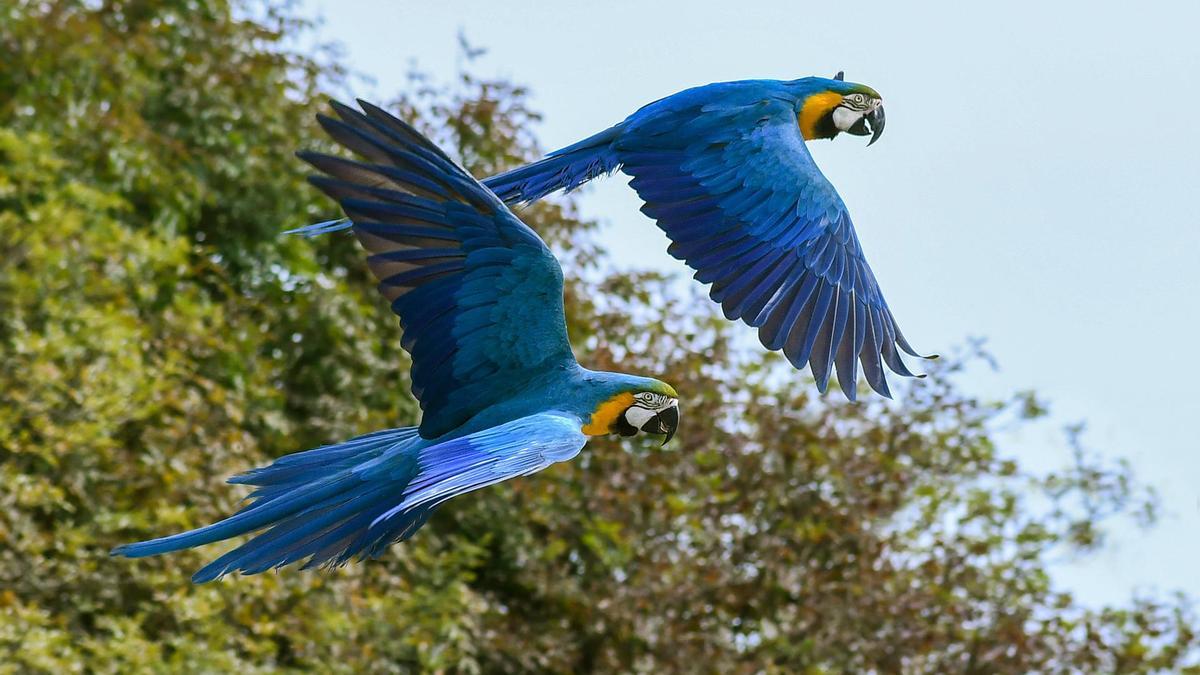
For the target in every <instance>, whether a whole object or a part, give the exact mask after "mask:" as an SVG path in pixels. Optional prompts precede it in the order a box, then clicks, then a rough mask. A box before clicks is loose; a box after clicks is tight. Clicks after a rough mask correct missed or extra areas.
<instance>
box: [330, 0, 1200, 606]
mask: <svg viewBox="0 0 1200 675" xmlns="http://www.w3.org/2000/svg"><path fill="white" fill-rule="evenodd" d="M307 7H308V8H309V11H311V12H313V13H314V14H317V15H320V16H321V17H323V18H324V20H325V21H326V24H325V26H324V28H323V29H322V31H321V32H322V35H323V36H324V37H326V38H329V39H333V40H336V41H340V42H342V43H343V44H344V45H345V47H346V50H347V53H346V57H347V59H348V62H349V64H350V65H351V67H352V68H353V69H354V70H356V71H358V72H361V73H365V74H368V75H370V76H371V77H372V78H374V80H375V84H373V85H364V86H363V87H362V90H361V91H358V92H356V93H359V94H360V95H362V96H364V97H366V98H376V99H378V98H388V97H390V96H391V95H392V94H393V93H394V92H396V91H397V90H399V89H400V88H401V87H402V86H403V85H404V79H403V76H404V73H405V72H406V70H407V67H408V64H409V63H411V62H412V61H414V60H415V61H416V62H417V63H418V64H419V65H421V66H422V67H423V68H424V69H426V70H429V71H432V72H433V73H434V74H436V75H438V76H440V77H442V78H448V77H450V76H451V75H452V74H453V73H454V72H455V68H456V64H457V61H456V59H457V54H456V47H455V36H456V34H457V32H458V31H459V30H460V29H462V30H464V31H465V33H466V35H467V36H468V38H469V39H470V40H471V41H472V42H473V43H474V44H476V45H479V46H482V47H486V48H488V50H489V53H488V55H487V56H486V57H485V58H484V59H483V60H482V61H481V62H479V63H478V64H477V66H478V67H477V70H478V72H480V73H481V74H484V75H504V76H508V77H510V78H512V79H513V80H515V81H518V82H520V83H524V84H528V85H529V86H530V87H531V88H532V90H533V94H534V96H533V103H534V105H535V107H536V108H537V109H539V110H541V111H542V112H543V113H544V114H545V121H544V122H543V123H542V124H541V125H540V126H539V128H538V129H536V133H537V134H538V136H539V137H540V139H541V140H542V142H543V143H544V144H545V146H546V148H547V149H550V148H555V147H559V146H562V145H566V144H568V143H571V142H573V141H576V140H578V139H580V138H582V137H584V136H587V135H590V134H592V133H593V132H595V131H598V130H600V129H603V128H605V127H607V126H609V125H611V124H613V123H615V122H617V121H620V120H621V119H623V118H624V117H625V116H626V115H628V114H629V113H630V112H632V111H633V110H635V109H636V108H637V107H639V106H641V105H642V104H644V103H647V102H649V101H652V100H654V99H657V98H660V97H662V96H664V95H667V94H670V93H673V92H675V91H678V90H680V89H683V88H685V87H689V86H693V85H697V84H704V83H707V82H714V81H720V80H734V79H745V78H782V79H792V78H795V77H801V76H805V75H812V74H817V75H825V76H830V75H832V74H833V73H834V72H836V71H838V70H845V71H846V74H847V79H850V80H855V81H859V82H864V83H866V84H869V85H871V86H873V87H874V88H876V89H877V90H879V91H880V92H881V93H882V94H883V97H884V102H885V105H886V108H887V116H888V126H887V131H886V133H885V135H884V136H883V138H882V139H881V141H880V142H879V143H877V144H876V145H874V146H872V147H871V148H870V149H869V150H868V149H866V148H865V147H864V145H865V143H864V141H863V140H862V139H851V138H841V139H838V140H837V141H835V142H832V143H830V142H818V143H814V144H810V146H809V147H810V149H811V150H812V152H813V154H814V155H815V157H816V159H817V161H818V163H819V164H820V165H821V167H822V169H823V170H824V171H825V173H826V175H827V176H829V178H830V180H831V181H832V182H833V183H834V185H835V186H836V187H837V188H838V190H839V191H840V192H841V194H842V197H843V198H844V199H845V201H846V203H847V204H848V206H849V208H850V211H851V213H852V214H853V217H854V220H855V223H856V225H857V227H858V231H859V236H860V238H861V239H862V243H863V246H864V248H865V250H866V253H867V256H868V259H869V260H870V261H871V264H872V267H873V268H874V270H875V272H876V275H877V276H878V278H879V280H880V283H881V284H882V285H883V288H884V292H885V293H886V294H887V297H888V300H889V302H890V304H891V306H892V309H893V311H894V313H895V315H896V316H897V318H898V320H899V321H900V324H901V325H902V326H903V328H904V331H905V334H906V335H907V336H908V337H909V339H910V340H911V341H912V342H913V344H914V345H916V346H917V347H918V348H919V349H922V350H926V351H934V352H939V351H940V352H945V351H947V350H949V349H950V348H952V347H953V346H954V345H959V344H962V343H963V341H964V339H965V338H966V337H967V336H985V337H987V338H988V340H989V346H990V349H991V350H992V352H993V353H994V354H995V356H996V357H997V359H998V360H999V362H1000V364H1001V370H1000V371H999V372H996V373H991V372H982V370H981V371H980V372H975V373H971V374H970V375H969V376H968V377H967V378H966V379H965V380H964V386H965V387H966V388H967V389H968V390H969V391H972V392H976V393H980V394H990V395H1001V394H1006V393H1009V392H1013V391H1016V390H1021V389H1028V388H1034V389H1036V390H1038V391H1039V392H1040V393H1041V394H1043V395H1044V396H1045V397H1047V398H1048V399H1049V400H1050V401H1051V403H1052V410H1053V420H1052V422H1051V423H1050V424H1046V425H1041V426H1038V427H1035V428H1032V429H1029V430H1027V431H1025V432H1023V433H1022V434H1021V435H1020V436H1018V437H1006V438H1005V443H1004V449H1005V450H1006V451H1007V452H1010V453H1013V454H1015V455H1017V456H1018V457H1020V458H1021V459H1022V460H1023V461H1025V462H1026V463H1027V464H1029V465H1031V466H1035V467H1043V468H1050V467H1053V466H1056V465H1058V464H1060V463H1061V462H1062V461H1063V459H1064V457H1065V454H1064V450H1063V443H1062V441H1061V434H1060V433H1059V428H1060V427H1061V425H1062V424H1064V423H1066V422H1070V421H1076V420H1080V419H1086V420H1087V421H1088V422H1089V428H1090V431H1089V433H1088V435H1087V439H1088V441H1089V444H1090V445H1091V446H1092V447H1094V448H1096V449H1097V450H1099V451H1101V452H1103V453H1104V454H1106V455H1109V456H1114V457H1115V456H1125V457H1128V458H1129V459H1130V460H1131V461H1132V462H1133V464H1134V466H1135V468H1136V469H1137V471H1138V473H1139V475H1140V476H1141V477H1142V478H1143V479H1144V480H1145V481H1147V482H1149V483H1151V484H1153V485H1154V486H1155V487H1157V488H1158V489H1159V490H1160V491H1161V492H1162V495H1163V498H1164V505H1165V506H1166V508H1167V514H1166V517H1165V518H1164V520H1163V522H1162V523H1161V524H1160V525H1159V526H1158V527H1156V528H1155V529H1154V530H1152V531H1150V532H1149V533H1142V532H1140V531H1137V530H1135V529H1133V528H1131V527H1122V528H1120V529H1119V530H1117V531H1116V532H1114V533H1113V536H1112V538H1111V540H1110V541H1111V543H1110V545H1109V547H1108V548H1107V549H1106V550H1105V551H1103V552H1102V553H1100V554H1099V555H1096V556H1092V557H1088V558H1086V559H1085V560H1082V561H1079V562H1077V563H1073V564H1066V565H1061V566H1059V567H1058V568H1057V577H1058V579H1059V581H1060V583H1062V584H1064V585H1065V586H1067V587H1070V588H1072V589H1074V590H1077V591H1078V592H1079V593H1080V595H1081V596H1082V597H1083V598H1084V599H1085V600H1088V601H1091V602H1104V601H1108V602H1120V601H1122V600H1124V599H1126V598H1128V596H1129V594H1130V593H1132V592H1134V591H1137V590H1147V589H1158V590H1161V591H1167V590H1173V589H1184V590H1187V591H1189V592H1190V593H1192V594H1193V595H1196V596H1198V597H1200V574H1196V573H1195V572H1194V568H1195V566H1196V560H1197V559H1200V537H1197V535H1198V534H1200V501H1198V495H1200V487H1198V486H1200V442H1198V441H1197V439H1196V432H1195V426H1196V424H1197V422H1200V399H1198V398H1197V395H1196V392H1195V390H1194V385H1195V384H1196V383H1200V364H1198V362H1197V359H1196V357H1195V355H1194V354H1193V349H1194V347H1193V346H1192V343H1191V340H1192V339H1194V338H1195V337H1196V336H1197V335H1200V317H1198V313H1200V299H1197V294H1198V292H1200V261H1198V258H1200V227H1198V225H1200V222H1198V221H1200V218H1198V217H1197V212H1196V208H1195V207H1194V205H1193V204H1194V202H1193V199H1194V194H1195V192H1196V191H1197V186H1198V185H1200V167H1198V157H1200V128H1198V126H1197V125H1198V120H1197V118H1198V117H1200V93H1198V92H1197V86H1198V82H1200V78H1198V77H1197V74H1198V73H1200V41H1198V40H1196V38H1195V28H1196V26H1197V25H1200V3H1196V2H1183V1H1179V2H1152V1H1151V2H1144V3H1136V4H1135V3H1117V2H1060V3H1048V2H1007V3H987V5H986V6H985V5H983V4H981V3H962V2H948V1H947V2H934V3H924V4H921V5H920V6H919V7H914V6H909V3H897V2H864V1H858V2H847V3H829V2H824V3H800V2H795V1H794V0H793V1H787V0H783V1H775V2H761V3H750V2H739V3H730V2H720V3H715V2H714V3H705V2H697V1H692V2H644V1H643V2H591V3H575V2H555V3H550V2H538V3H532V2H530V3H514V2H508V3H497V2H483V1H479V2H449V1H447V2H439V3H430V2H416V1H404V2H384V1H382V0H379V1H375V2H368V1H367V0H336V1H335V0H308V1H307ZM624 183H625V181H624V179H623V178H620V177H618V178H614V179H609V180H608V181H606V182H604V183H603V184H602V185H599V186H597V187H595V188H592V189H590V190H587V191H586V192H585V193H584V195H583V198H582V208H583V211H584V214H585V215H588V216H593V217H596V218H598V219H600V220H601V221H602V222H604V223H606V224H608V227H607V228H606V230H605V231H604V232H603V243H604V244H605V245H606V246H607V247H608V248H609V249H610V251H612V252H613V254H614V257H615V258H616V259H617V260H620V261H622V263H623V264H628V265H630V266H641V267H655V268H661V269H666V270H671V271H676V272H680V273H682V271H683V270H682V268H681V267H680V265H679V264H678V263H676V262H675V261H673V260H672V259H671V258H669V257H668V256H667V255H666V252H665V249H666V243H665V239H663V237H662V235H661V234H660V233H659V232H658V230H657V228H655V227H654V225H653V224H652V223H651V222H650V221H649V220H647V219H646V218H644V217H643V216H642V215H641V214H640V213H638V211H637V207H638V205H639V203H638V201H637V199H636V197H635V196H634V194H633V193H632V191H631V190H629V189H628V188H627V187H625V185H624Z"/></svg>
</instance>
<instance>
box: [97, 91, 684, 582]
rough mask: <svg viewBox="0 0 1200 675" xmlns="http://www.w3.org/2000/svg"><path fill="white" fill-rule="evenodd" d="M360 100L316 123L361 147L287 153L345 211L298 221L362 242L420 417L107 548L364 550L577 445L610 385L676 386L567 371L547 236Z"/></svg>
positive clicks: (264, 556)
mask: <svg viewBox="0 0 1200 675" xmlns="http://www.w3.org/2000/svg"><path fill="white" fill-rule="evenodd" d="M360 104H361V105H362V110H363V111H362V112H358V111H355V110H351V109H350V108H347V107H345V106H342V105H340V104H337V103H335V104H333V108H334V110H335V111H336V112H337V114H338V118H339V119H333V118H329V117H323V116H322V117H319V120H320V122H321V125H322V126H323V127H324V128H325V130H326V131H328V132H329V134H330V135H331V136H332V137H333V138H334V139H335V140H337V141H339V142H340V143H342V144H343V145H344V146H346V147H347V148H349V149H351V150H353V151H354V152H355V153H357V154H358V155H359V156H360V157H361V158H362V159H363V160H364V161H362V162H359V161H352V160H347V159H341V158H337V157H332V156H327V155H321V154H317V153H307V152H302V153H298V154H299V156H300V157H301V158H302V159H304V160H305V161H307V162H309V163H310V164H312V165H313V166H314V167H316V168H317V169H318V170H320V171H322V172H324V173H325V174H326V175H325V176H314V177H312V178H311V182H312V184H313V185H315V186H316V187H318V188H320V189H322V190H324V191H325V192H326V193H327V194H328V195H329V196H331V197H333V198H334V199H336V200H338V202H339V203H340V204H341V206H342V210H343V211H344V212H345V214H346V216H347V218H345V219H339V220H331V221H326V222H323V223H317V224H316V225H311V226H309V227H305V228H300V229H299V230H294V231H293V232H294V233H297V234H303V235H306V236H315V235H319V234H324V233H329V232H336V231H338V230H342V229H350V230H352V231H353V232H354V234H355V236H356V237H357V238H358V240H359V242H360V243H361V244H362V245H363V247H364V248H366V249H367V250H368V251H369V252H370V256H369V257H368V263H369V265H370V267H371V270H372V272H373V273H374V274H375V275H376V277H377V278H378V279H379V290H380V292H381V293H382V294H383V296H384V297H386V298H387V299H388V300H389V301H390V302H391V307H392V310H393V311H394V312H395V313H396V314H397V315H398V316H399V318H400V324H401V326H402V328H403V330H404V337H403V339H402V341H401V345H402V346H403V347H404V348H405V349H406V350H408V351H409V353H410V354H411V355H412V361H413V366H412V383H413V385H412V387H413V393H414V395H416V396H417V398H418V399H419V400H420V403H421V407H422V409H423V410H424V416H423V418H422V421H421V426H420V427H419V428H404V429H390V430H387V431H381V432H376V433H373V434H367V435H365V436H360V437H358V438H354V439H351V440H349V441H346V442H344V443H339V444H336V445H331V446H328V447H323V448H317V449H315V450H310V451H307V452H302V453H298V454H295V455H290V456H287V457H282V458H280V459H278V460H276V461H275V462H274V463H273V464H271V465H269V466H266V467H263V468H259V469H255V470H253V471H249V472H247V473H245V474H243V475H241V476H237V477H235V478H234V479H232V480H231V481H230V482H232V483H236V484H242V485H249V486H252V487H253V491H252V492H251V494H250V495H249V499H250V503H249V504H248V505H247V506H245V507H244V508H243V509H241V510H240V511H238V512H237V513H235V514H234V515H232V516H230V517H228V518H226V519H224V520H222V521H220V522H217V523H214V524H212V525H208V526H206V527H201V528H198V529H195V530H192V531H190V532H184V533H181V534H176V535H172V536H168V537H162V538H160V539H154V540H151V541H145V542H141V543H136V544H128V545H125V546H119V547H117V548H115V549H114V550H113V551H112V553H113V555H122V556H127V557H131V558H137V557H143V556H149V555H158V554H161V553H168V552H171V551H178V550H181V549H186V548H191V547H194V546H201V545H204V544H209V543H213V542H217V541H223V540H226V539H230V538H233V537H238V536H242V535H246V534H253V535H254V536H252V537H251V538H250V539H249V540H248V541H246V542H245V543H242V544H241V545H239V546H237V547H235V548H234V549H232V550H230V551H229V552H227V553H225V554H224V555H222V556H220V557H219V558H217V559H216V560H214V561H212V562H211V563H209V564H208V565H206V566H205V567H204V568H202V569H201V570H199V571H198V572H197V573H196V574H195V576H194V577H193V580H194V581H196V582H197V583H203V582H206V581H211V580H213V579H217V578H220V577H221V576H223V575H225V574H228V573H231V572H241V573H243V574H256V573H259V572H263V571H265V570H269V569H273V568H277V567H281V566H284V565H289V564H292V563H303V566H304V567H305V568H311V567H316V566H338V565H342V564H345V563H346V562H348V561H350V560H354V559H362V558H367V557H373V556H376V555H379V554H380V553H381V552H382V551H383V550H384V549H385V548H386V547H387V546H389V545H390V544H392V543H394V542H397V541H401V540H404V539H406V538H408V537H410V536H412V534H413V533H414V532H416V531H417V530H418V529H419V528H420V527H421V526H422V525H423V524H424V523H425V522H426V520H428V518H429V516H430V514H432V513H433V511H434V509H436V508H437V507H438V506H439V505H441V504H442V503H444V502H445V501H446V500H449V499H452V498H454V497H455V496H457V495H461V494H464V493H466V492H470V491H472V490H476V489H479V488H482V487H486V486H488V485H492V484H494V483H498V482H500V481H503V480H507V479H509V478H513V477H516V476H524V475H528V474H531V473H534V472H536V471H540V470H541V469H544V468H546V467H547V466H549V465H551V464H553V463H554V462H559V461H565V460H568V459H571V458H572V457H574V456H575V455H576V454H578V452H579V450H580V449H581V448H582V447H583V445H584V444H585V443H586V441H587V436H585V435H584V434H583V432H582V429H583V427H584V426H585V424H587V423H586V422H585V421H584V420H585V419H590V418H591V416H592V414H593V412H594V411H596V410H597V409H598V408H599V407H600V406H601V405H602V404H603V403H605V402H606V401H610V400H613V398H614V396H615V395H616V394H618V393H628V391H629V390H631V389H633V388H635V387H642V388H649V390H651V391H654V392H656V393H662V392H671V394H672V395H674V391H673V390H672V389H671V388H670V387H669V386H667V385H665V384H663V383H661V382H656V381H653V380H649V379H647V378H635V377H632V376H628V375H620V374H616V373H594V372H591V371H585V370H584V369H582V368H580V367H579V364H578V363H576V362H575V358H574V356H573V354H572V353H571V347H570V344H569V343H568V342H567V333H566V320H565V316H564V312H563V305H562V303H563V278H562V270H561V269H560V268H559V266H558V262H557V260H555V259H554V256H553V255H552V254H551V253H550V250H549V249H548V248H547V247H546V245H545V243H543V242H542V240H541V239H540V238H538V236H537V235H536V234H535V233H534V232H533V231H532V230H530V229H529V228H528V227H526V226H525V224H524V223H522V222H521V221H520V220H518V219H517V218H516V216H514V215H513V214H512V212H511V211H509V210H508V207H507V206H505V205H504V203H503V202H501V201H500V200H499V199H497V198H496V196H495V195H493V194H492V193H491V192H489V191H488V190H487V189H486V188H484V187H483V186H482V185H480V184H479V182H477V181H476V180H475V179H473V178H472V177H471V176H470V175H468V174H467V173H466V172H464V171H463V170H462V169H461V168H459V167H458V166H456V165H455V164H454V163H453V162H452V161H451V160H450V159H449V158H447V157H446V155H445V154H443V153H442V152H441V150H439V149H438V148H437V147H436V146H434V145H433V144H432V143H430V142H429V141H428V140H427V139H425V138H424V137H423V136H421V135H420V134H419V133H417V132H416V131H415V130H413V129H412V128H411V127H409V126H408V125H406V124H404V123H403V122H401V121H399V120H397V119H395V118H394V117H392V116H390V115H388V114H387V113H385V112H383V111H382V110H380V109H378V108H375V107H374V106H371V105H369V104H366V103H362V102H360ZM605 161H606V160H604V159H602V158H599V159H598V158H592V159H589V160H588V164H586V166H585V168H584V169H583V170H582V171H583V173H582V174H580V175H583V176H588V177H591V176H593V175H596V172H597V171H607V170H611V168H612V165H611V164H606V163H605ZM574 180H575V179H574V178H569V179H568V180H567V183H568V184H569V183H571V182H572V181H574ZM672 410H674V409H672ZM664 419H665V418H664ZM675 420H676V422H677V414H676V416H675ZM673 426H674V425H673V424H672V431H673ZM651 433H654V432H651ZM669 433H670V432H669Z"/></svg>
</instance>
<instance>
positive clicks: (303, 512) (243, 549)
mask: <svg viewBox="0 0 1200 675" xmlns="http://www.w3.org/2000/svg"><path fill="white" fill-rule="evenodd" d="M419 439H420V436H419V435H418V434H417V430H416V428H414V427H406V428H402V429H389V430H386V431H381V432H375V433H373V434H367V435H365V436H359V437H357V438H354V439H351V440H349V441H346V442H345V443H339V444H336V445H330V446H326V447H322V448H316V449H314V450H309V451H307V452H300V453H296V454H293V455H288V456H285V457H281V458H280V459H278V460H276V461H275V463H273V464H271V465H270V466H267V467H263V468H259V469H254V470H252V471H249V472H247V473H245V474H242V475H240V476H237V477H235V478H232V479H230V482H232V483H240V484H246V485H255V486H258V489H257V490H255V492H254V493H252V494H251V496H250V498H251V499H253V500H254V501H253V502H252V503H250V504H248V505H247V506H245V507H244V508H243V509H241V510H240V511H238V512H237V513H236V514H234V515H232V516H230V517H228V518H226V519H224V520H222V521H220V522H217V523H214V524H212V525H208V526H206V527H201V528H197V529H195V530H191V531H189V532H183V533H181V534H176V535H171V536H168V537H161V538H159V539H152V540H150V541H144V542H138V543H134V544H125V545H122V546H118V547H116V548H114V549H113V550H112V555H120V556H125V557H129V558H141V557H145V556H151V555H159V554H162V553H170V552H173V551H179V550H183V549H187V548H193V547H196V546H201V545H204V544H210V543H213V542H217V541H222V540H225V539H229V538H232V537H236V536H239V535H243V534H247V533H249V532H253V531H255V530H259V529H261V528H264V527H270V529H268V530H267V531H266V532H263V533H262V534H259V535H258V536H256V537H254V538H253V539H251V540H250V541H248V542H246V543H244V544H242V545H241V546H239V547H237V548H235V549H234V550H232V551H230V552H229V553H226V554H225V555H223V556H221V557H220V558H218V559H217V560H215V561H213V562H212V563H210V564H208V565H206V566H205V567H204V568H203V569H201V570H200V571H199V572H197V573H196V575H195V576H194V577H193V580H194V581H196V582H197V583H202V582H204V581H211V580H213V579H216V578H218V577H220V576H222V575H223V574H225V573H227V572H230V571H234V570H239V569H240V570H242V571H244V572H247V573H252V572H250V570H254V571H263V570H264V569H268V568H270V567H278V566H281V565H285V564H288V563H290V562H295V561H297V560H299V559H302V558H304V557H305V555H307V553H305V552H313V551H317V550H321V549H325V548H330V547H329V541H328V536H327V535H328V534H329V533H330V532H333V531H335V530H338V531H339V532H340V531H341V530H339V527H340V526H342V525H349V524H350V522H351V521H353V522H355V523H357V522H360V521H361V520H362V519H363V517H364V512H365V513H366V514H370V517H371V518H372V519H373V518H375V517H377V516H378V515H379V514H380V513H383V512H385V511H387V510H389V509H391V508H392V507H393V506H394V505H395V503H396V501H397V499H399V498H400V497H399V495H401V494H402V493H403V491H404V487H405V486H406V485H407V484H408V482H409V481H411V480H412V478H413V477H415V476H416V474H417V471H418V467H417V455H416V454H415V453H406V452H404V450H406V449H408V448H409V447H411V446H412V445H413V444H414V442H415V441H417V440H419ZM385 453H388V454H389V455H394V456H393V458H392V460H391V462H390V464H389V471H388V478H387V479H386V480H380V477H379V476H378V475H372V476H371V477H365V476H363V475H361V474H360V473H358V472H356V471H355V470H354V469H355V467H358V466H360V465H362V464H364V463H366V462H370V461H371V460H374V459H377V458H379V457H381V456H382V455H384V454H385ZM418 517H420V516H418ZM425 517H427V516H425ZM368 522H370V521H368ZM421 522H424V517H421ZM343 529H344V530H345V531H346V532H354V531H356V530H355V529H354V528H343ZM374 534H378V532H376V533H374ZM338 537H339V538H343V539H344V538H346V535H345V534H339V535H338ZM388 543H390V542H388ZM335 552H336V551H335ZM341 553H342V555H341V556H339V560H338V561H337V562H345V561H346V560H348V559H349V558H350V557H352V556H353V555H354V554H355V553H357V551H342V552H341ZM329 558H330V557H329V556H327V557H326V558H325V559H321V560H314V561H310V562H312V563H315V564H324V563H326V562H329Z"/></svg>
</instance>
